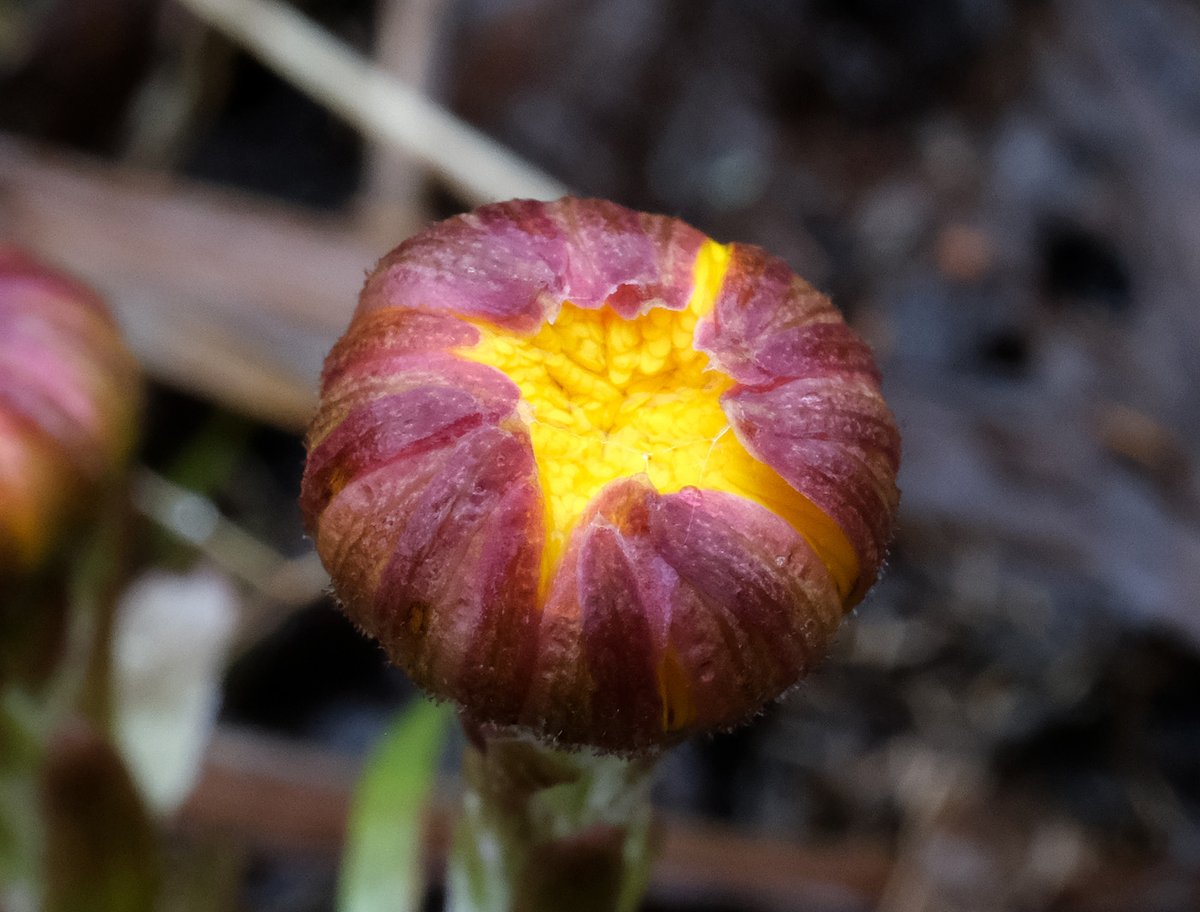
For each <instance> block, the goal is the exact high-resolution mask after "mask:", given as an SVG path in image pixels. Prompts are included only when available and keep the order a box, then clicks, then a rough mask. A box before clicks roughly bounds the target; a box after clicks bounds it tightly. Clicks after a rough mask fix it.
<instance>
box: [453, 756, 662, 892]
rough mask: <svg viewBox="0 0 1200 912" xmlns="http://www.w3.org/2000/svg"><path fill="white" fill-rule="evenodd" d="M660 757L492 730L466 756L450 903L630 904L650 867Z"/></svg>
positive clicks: (642, 888)
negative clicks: (550, 743) (552, 743)
mask: <svg viewBox="0 0 1200 912" xmlns="http://www.w3.org/2000/svg"><path fill="white" fill-rule="evenodd" d="M654 762H655V761H654V759H636V760H627V759H622V758H619V757H612V756H603V755H600V754H596V753H592V752H589V751H580V752H574V753H567V752H565V751H559V750H555V749H553V748H550V747H547V746H545V745H544V744H542V743H540V742H538V741H535V740H534V739H532V738H527V737H521V736H514V735H504V736H491V737H485V738H482V739H480V740H479V741H478V743H477V744H474V745H471V746H468V748H467V751H466V755H465V756H464V758H463V778H464V782H465V793H464V796H463V816H462V819H461V822H460V823H459V827H458V831H457V833H456V834H455V839H454V846H453V849H452V852H451V859H450V871H449V884H450V897H449V901H448V905H447V909H448V910H450V912H561V910H563V909H571V910H575V912H618V910H619V912H631V910H633V909H635V908H636V907H637V904H638V901H639V900H640V898H641V895H642V892H643V890H644V889H645V885H646V878H647V874H648V871H649V867H650V855H651V851H650V850H651V845H650V820H651V809H650V802H649V794H650V781H651V778H652V775H651V774H652V771H653V768H654Z"/></svg>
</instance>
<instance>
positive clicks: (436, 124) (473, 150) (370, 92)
mask: <svg viewBox="0 0 1200 912" xmlns="http://www.w3.org/2000/svg"><path fill="white" fill-rule="evenodd" d="M180 2H181V3H182V4H183V5H184V6H185V7H187V8H188V9H189V10H191V11H192V12H193V13H195V14H196V15H197V16H199V17H200V18H201V19H203V20H204V21H206V22H208V23H210V24H211V25H213V26H214V27H216V28H218V29H220V30H221V31H223V32H224V33H225V34H227V35H228V36H229V37H230V38H232V39H233V40H234V41H236V42H238V43H239V44H241V45H242V46H244V47H245V48H246V49H248V50H249V51H251V52H252V53H254V54H256V55H257V56H258V57H259V58H261V59H262V60H263V62H265V63H266V64H267V65H268V66H271V67H273V68H274V69H275V70H276V71H278V72H279V73H280V74H281V75H282V76H284V77H285V78H286V79H288V80H289V81H291V82H292V83H294V84H295V85H296V86H297V87H299V88H300V89H302V90H303V91H305V92H308V93H309V94H310V95H312V96H313V97H314V98H316V99H317V100H318V101H320V102H321V103H322V104H324V105H326V106H327V107H328V108H329V109H330V110H331V111H333V112H335V113H336V114H338V115H339V116H341V117H344V118H345V119H346V120H347V121H349V122H350V123H352V124H354V125H355V126H356V127H358V128H359V129H361V130H362V131H363V132H364V133H366V134H368V135H370V136H373V137H376V138H378V139H381V140H386V141H388V142H391V143H394V144H395V145H396V146H397V147H399V148H401V149H404V150H405V151H406V152H408V153H409V154H411V155H412V156H413V158H414V159H416V160H417V161H418V162H420V163H422V164H423V165H425V166H426V167H427V168H429V169H430V170H431V171H432V172H434V173H435V174H437V175H439V176H440V177H441V178H442V179H443V180H445V181H446V182H447V183H448V184H449V185H450V186H451V187H452V188H453V189H454V190H455V191H456V192H458V193H460V194H462V196H463V198H464V199H465V200H466V201H467V202H468V203H470V204H471V205H472V206H474V205H478V204H480V203H486V202H492V201H495V200H501V199H509V198H515V197H529V198H532V199H555V198H557V197H560V196H563V195H564V194H565V193H566V190H567V188H566V187H565V186H564V185H563V184H561V183H559V182H558V181H556V180H555V179H554V178H552V177H550V176H549V175H547V174H544V173H543V172H541V171H539V170H538V169H537V168H535V167H533V166H532V165H530V164H529V163H527V162H525V161H523V160H522V159H520V158H518V157H517V156H516V155H514V154H513V153H512V152H510V151H509V150H508V149H506V148H505V147H504V146H502V145H500V144H499V143H497V142H496V141H495V140H493V139H490V138H489V137H487V136H485V135H484V134H483V133H480V132H479V131H478V130H476V129H474V128H473V127H471V126H469V125H467V124H465V123H463V122H462V121H461V120H459V119H458V118H456V117H455V116H454V115H453V114H451V113H450V112H449V111H447V110H445V109H444V108H441V107H439V106H437V105H435V104H433V103H432V102H430V101H429V100H428V99H426V98H425V97H424V96H422V95H421V94H420V93H419V92H417V91H416V90H414V89H412V88H411V87H409V86H407V85H405V84H404V83H402V82H400V81H399V80H397V79H394V78H393V77H392V76H390V75H388V74H387V73H386V72H384V71H383V70H381V69H380V68H379V67H377V66H374V65H373V64H371V63H370V61H368V60H366V59H365V58H364V57H362V56H361V55H359V54H357V53H355V52H354V51H353V50H351V49H350V48H348V47H346V46H345V45H344V44H341V43H340V42H338V41H337V40H335V39H334V38H333V37H331V36H330V35H329V34H327V33H326V32H325V31H323V30H322V29H320V28H318V27H317V26H315V25H313V24H312V23H311V22H309V21H308V20H307V19H305V18H304V17H303V16H301V15H300V14H298V13H297V12H296V11H295V10H293V9H292V8H291V7H289V6H288V5H287V4H285V3H280V2H278V0H180Z"/></svg>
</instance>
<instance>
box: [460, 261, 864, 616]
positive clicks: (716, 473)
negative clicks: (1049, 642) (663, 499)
mask: <svg viewBox="0 0 1200 912" xmlns="http://www.w3.org/2000/svg"><path fill="white" fill-rule="evenodd" d="M728 261H729V252H728V248H727V247H725V246H723V245H720V244H717V243H716V242H713V241H709V242H708V243H706V244H705V245H704V247H702V248H701V251H700V253H699V255H698V256H697V259H696V265H695V267H694V274H695V285H694V289H693V293H692V295H691V299H690V300H689V302H688V304H687V306H686V307H685V308H684V309H682V310H672V309H669V308H666V307H655V308H651V309H650V310H649V311H648V312H646V313H645V314H642V315H641V316H638V317H636V318H635V319H631V320H627V319H624V318H623V317H621V316H620V315H618V314H617V313H616V312H615V311H613V310H612V309H611V308H609V307H607V306H604V307H600V308H597V309H591V308H583V307H577V306H575V305H574V304H572V303H570V302H569V301H568V302H565V303H564V304H563V305H562V309H561V310H560V311H559V313H558V316H557V318H556V319H555V320H554V321H553V322H548V323H546V324H544V325H543V326H542V327H541V329H540V330H539V331H538V332H537V333H535V334H534V335H532V336H514V335H511V334H506V333H504V332H501V331H497V330H493V329H489V328H483V327H481V339H480V341H479V343H478V344H477V345H475V346H474V347H472V348H470V349H464V350H462V351H461V352H460V354H461V355H462V356H464V357H467V358H470V359H471V360H473V361H477V362H480V363H483V364H488V365H490V366H492V367H495V368H497V369H499V370H501V371H503V372H504V373H505V374H506V375H507V376H508V377H509V378H510V379H511V380H512V381H513V382H514V383H516V385H517V386H518V387H519V388H520V390H521V396H522V399H523V402H522V406H521V408H522V411H521V414H522V417H524V419H525V420H526V421H527V422H528V425H529V433H530V438H531V440H532V443H533V451H534V455H535V457H536V459H537V465H538V473H539V480H540V482H541V485H542V490H543V495H544V499H545V510H546V551H545V556H544V559H543V579H544V580H545V579H549V576H550V574H551V573H552V571H553V568H554V566H555V565H556V564H557V562H558V559H559V557H560V555H561V553H562V549H563V547H564V545H565V544H566V540H567V537H568V535H569V533H570V531H571V528H572V527H573V526H574V524H575V523H576V521H577V520H578V518H579V516H580V515H581V514H582V513H583V511H584V509H585V507H586V506H587V505H588V503H589V502H590V501H591V500H592V499H593V498H594V497H595V496H596V494H597V493H598V492H599V491H600V489H601V488H602V487H604V486H605V485H606V484H608V483H609V482H611V481H614V480H616V479H618V478H624V477H627V476H634V475H645V476H646V477H647V478H649V480H650V482H651V483H652V484H653V485H654V487H655V488H656V489H657V490H658V491H659V492H660V493H664V494H665V493H672V492H676V491H679V490H681V489H683V488H685V487H697V488H708V489H712V490H717V491H725V492H728V493H732V494H736V495H739V496H741V497H745V498H748V499H750V500H753V501H755V502H757V503H760V504H762V505H764V506H766V507H767V508H768V509H770V510H772V511H773V512H774V513H776V514H778V515H780V516H782V517H783V518H784V519H786V520H788V521H789V522H790V523H791V524H792V525H793V526H794V527H795V528H796V529H797V530H798V531H799V532H800V533H801V534H802V535H804V536H805V537H806V538H807V539H808V541H809V542H810V544H812V546H813V548H814V550H816V551H817V553H818V555H819V556H820V557H821V558H822V560H823V561H824V562H825V564H826V566H827V567H829V569H830V572H831V573H832V574H833V576H834V578H835V580H836V582H837V584H838V588H839V590H840V591H841V592H842V594H843V596H844V595H845V594H847V593H848V592H849V591H850V590H851V589H852V588H853V586H854V583H855V580H856V577H857V574H858V561H857V558H856V557H855V555H854V551H853V549H852V548H851V547H850V544H849V542H848V541H847V540H846V537H845V535H844V534H843V533H842V531H841V529H840V528H838V527H837V525H836V524H835V523H834V522H833V520H831V519H830V518H829V517H828V516H827V515H826V514H825V513H824V512H822V511H821V510H820V509H819V508H817V507H816V506H815V505H814V504H813V503H812V502H811V501H809V500H808V499H807V498H806V497H804V496H803V495H802V494H800V493H798V492H797V491H796V490H795V489H793V488H792V487H791V486H790V485H788V484H787V482H785V481H784V480H783V479H782V478H780V477H779V475H778V474H776V473H775V471H774V470H772V469H771V468H770V467H769V466H767V465H764V464H763V463H761V462H759V461H758V460H757V459H755V458H754V457H753V456H751V455H750V454H749V453H748V452H746V449H745V447H743V446H742V444H741V442H740V441H739V440H738V439H737V437H736V435H735V434H734V432H733V430H732V429H731V428H730V426H729V421H728V419H727V418H726V416H725V412H724V411H723V409H722V407H721V394H722V393H724V392H725V391H726V390H728V389H729V388H730V387H732V386H733V384H734V381H733V379H732V378H730V377H729V376H727V375H725V374H723V373H721V372H719V371H716V370H714V369H712V368H710V367H709V364H708V357H707V356H706V355H705V354H704V353H703V352H700V351H697V350H696V349H695V347H694V342H693V339H694V334H695V329H696V323H697V322H698V321H699V320H700V318H701V317H703V316H704V315H705V314H707V313H708V312H709V311H710V310H711V309H712V306H713V302H714V301H715V300H716V297H717V293H718V291H719V290H720V287H721V282H722V280H723V278H724V275H725V270H726V268H727V265H728Z"/></svg>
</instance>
